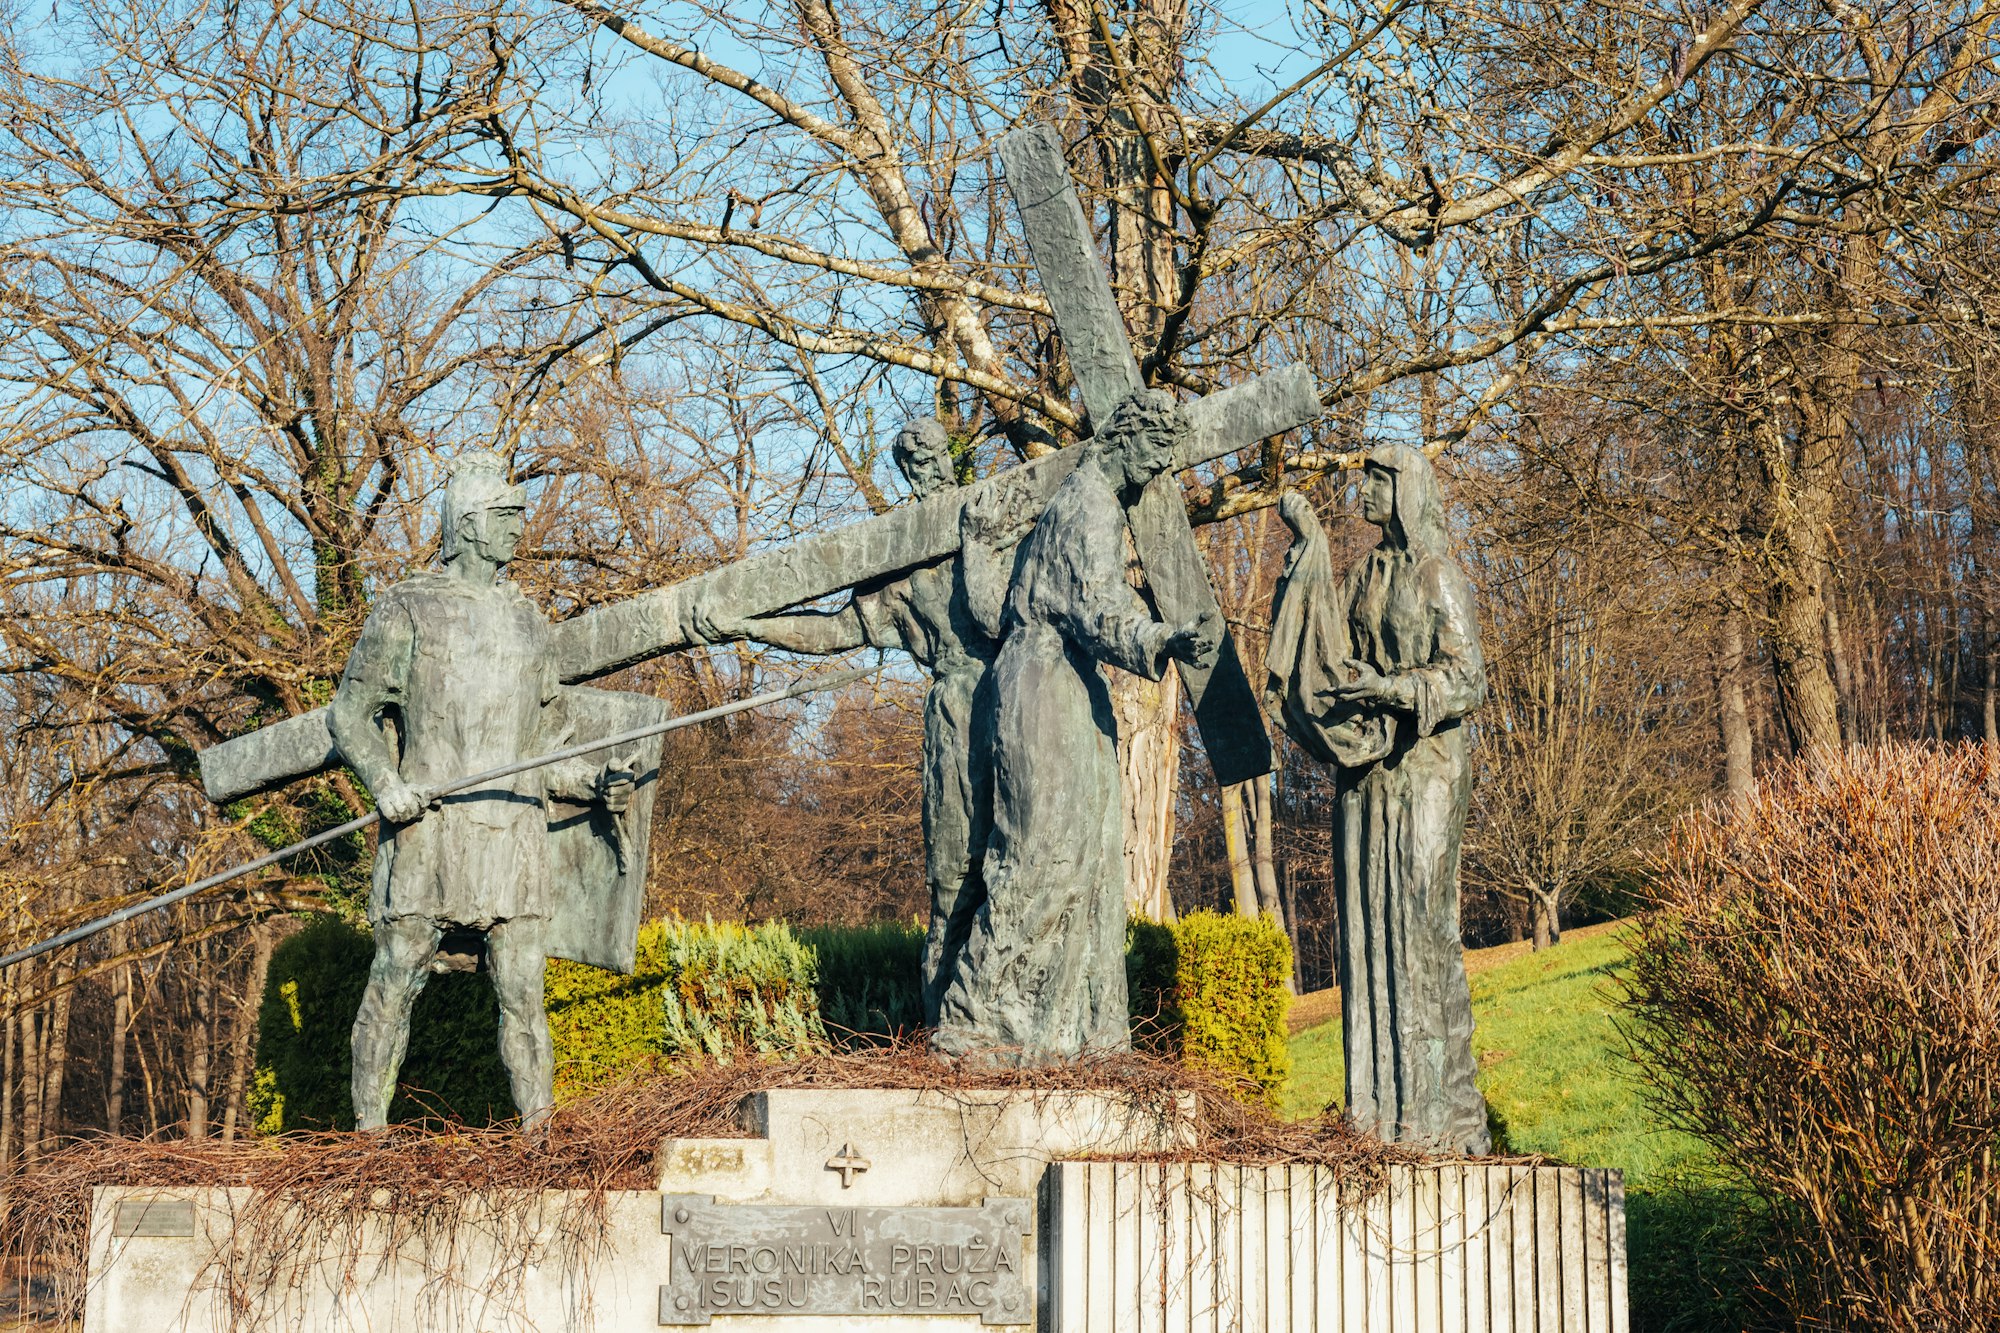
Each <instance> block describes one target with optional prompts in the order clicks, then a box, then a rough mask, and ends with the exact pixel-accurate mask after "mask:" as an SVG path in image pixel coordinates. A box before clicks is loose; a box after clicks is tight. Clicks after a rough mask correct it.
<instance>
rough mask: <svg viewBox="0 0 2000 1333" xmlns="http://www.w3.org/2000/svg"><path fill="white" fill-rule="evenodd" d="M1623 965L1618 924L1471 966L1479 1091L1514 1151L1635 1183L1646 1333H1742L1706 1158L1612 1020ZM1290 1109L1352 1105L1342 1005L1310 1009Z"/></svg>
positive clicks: (1323, 997) (1637, 1275)
mask: <svg viewBox="0 0 2000 1333" xmlns="http://www.w3.org/2000/svg"><path fill="white" fill-rule="evenodd" d="M1624 956H1625V945H1624V943H1623V937H1622V927H1620V926H1619V925H1617V924H1613V925H1610V926H1603V927H1593V928H1590V929H1588V930H1581V931H1572V932H1570V933H1569V934H1568V935H1567V936H1566V937H1565V938H1564V940H1563V942H1562V943H1561V944H1560V945H1558V946H1556V947H1555V948H1553V949H1548V950H1544V951H1543V952H1541V953H1539V954H1536V953H1529V952H1525V951H1524V949H1523V947H1522V946H1519V945H1502V946H1500V947H1499V948H1496V949H1482V950H1474V951H1472V952H1469V953H1468V954H1467V955H1466V971H1467V973H1468V975H1469V977H1470V979H1471V983H1472V1009H1473V1016H1474V1019H1475V1020H1476V1022H1477V1023H1478V1027H1477V1029H1476V1030H1475V1032H1474V1033H1473V1038H1472V1045H1473V1051H1474V1053H1475V1054H1476V1055H1477V1057H1478V1059H1479V1070H1480V1073H1479V1086H1480V1090H1481V1091H1483V1092H1484V1093H1485V1094H1486V1100H1487V1104H1488V1105H1489V1106H1490V1107H1491V1108H1492V1110H1493V1112H1494V1116H1495V1119H1496V1121H1497V1122H1498V1124H1499V1125H1500V1126H1503V1127H1504V1132H1505V1135H1506V1146H1507V1147H1508V1148H1509V1149H1511V1150H1512V1151H1514V1152H1520V1153H1543V1154H1546V1155H1548V1156H1550V1157H1553V1158H1556V1159H1559V1160H1561V1161H1564V1162H1571V1163H1575V1164H1577V1165H1581V1166H1615V1167H1622V1168H1623V1169H1624V1171H1625V1182H1626V1188H1627V1191H1628V1199H1629V1212H1630V1219H1631V1253H1632V1302H1633V1316H1634V1322H1635V1323H1636V1324H1637V1325H1638V1327H1640V1328H1642V1329H1655V1330H1694V1329H1725V1328H1738V1327H1742V1326H1743V1324H1742V1322H1739V1321H1740V1320H1741V1319H1742V1315H1741V1313H1740V1312H1739V1311H1737V1310H1736V1309H1735V1308H1734V1303H1733V1301H1731V1300H1730V1299H1729V1298H1728V1297H1727V1296H1726V1295H1725V1294H1723V1293H1724V1292H1726V1289H1727V1288H1728V1286H1729V1285H1730V1284H1731V1283H1732V1281H1733V1280H1735V1279H1734V1275H1733V1274H1731V1273H1728V1272H1723V1271H1715V1270H1716V1269H1717V1267H1718V1265H1717V1264H1716V1263H1715V1262H1714V1260H1715V1258H1716V1257H1717V1256H1716V1254H1715V1252H1716V1250H1717V1249H1719V1248H1727V1247H1728V1246H1729V1243H1730V1242H1729V1241H1727V1240H1724V1239H1723V1237H1724V1236H1726V1235H1727V1234H1728V1233H1727V1231H1726V1221H1725V1220H1724V1219H1725V1218H1726V1216H1727V1212H1726V1208H1725V1205H1724V1204H1722V1203H1721V1202H1719V1200H1718V1196H1716V1195H1714V1194H1713V1193H1711V1192H1709V1191H1711V1190H1712V1189H1713V1186H1712V1185H1711V1184H1709V1183H1708V1182H1709V1178H1710V1175H1711V1172H1710V1163H1711V1162H1712V1158H1711V1156H1710V1154H1709V1152H1708V1149H1707V1148H1706V1147H1705V1146H1704V1145H1702V1144H1701V1143H1700V1142H1698V1141H1697V1140H1695V1139H1693V1138H1690V1137H1689V1136H1687V1135H1685V1134H1681V1133H1678V1132H1676V1131H1674V1130H1670V1129H1666V1128H1663V1127H1662V1126H1660V1125H1659V1123H1658V1122H1657V1121H1656V1120H1655V1118H1654V1116H1653V1114H1652V1112H1651V1111H1650V1110H1649V1108H1648V1107H1647V1106H1646V1104H1645V1101H1644V1099H1643V1097H1642V1095H1641V1088H1640V1085H1639V1083H1638V1081H1637V1079H1636V1078H1635V1077H1634V1070H1633V1067H1632V1065H1631V1063H1630V1062H1629V1061H1628V1060H1627V1059H1626V1056H1625V1046H1624V1042H1623V1040H1622V1039H1621V1038H1620V1037H1619V1035H1618V1032H1617V1029H1616V1027H1615V1026H1614V1022H1613V1018H1614V1014H1615V1012H1616V1003H1615V1000H1614V995H1615V992H1616V984H1617V983H1616V980H1615V977H1614V971H1615V969H1616V967H1617V965H1618V963H1619V962H1620V960H1622V959H1623V958H1624ZM1299 1016H1300V1018H1301V1019H1303V1020H1304V1023H1305V1024H1306V1025H1305V1026H1301V1027H1298V1028H1296V1029H1295V1031H1294V1033H1293V1036H1292V1039H1291V1043H1290V1044H1291V1052H1292V1063H1293V1074H1292V1081H1291V1083H1290V1085H1289V1086H1288V1087H1287V1089H1286V1099H1285V1105H1286V1107H1287V1109H1289V1110H1290V1111H1291V1112H1293V1113H1294V1114H1299V1115H1305V1114H1310V1113H1312V1112H1314V1111H1318V1110H1320V1109H1321V1108H1323V1107H1325V1106H1328V1105H1330V1104H1332V1103H1336V1102H1338V1101H1339V1100H1340V1099H1341V1095H1342V1092H1341V1087H1342V1061H1341V1051H1340V1011H1339V1004H1338V999H1337V996H1332V995H1328V994H1326V993H1324V992H1322V993H1321V994H1320V995H1314V996H1305V997H1301V1000H1300V1003H1299Z"/></svg>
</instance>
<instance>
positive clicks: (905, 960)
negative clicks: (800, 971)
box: [798, 921, 924, 1045]
mask: <svg viewBox="0 0 2000 1333" xmlns="http://www.w3.org/2000/svg"><path fill="white" fill-rule="evenodd" d="M798 936H799V942H800V943H802V944H804V945H805V946H806V947H807V948H808V949H810V950H812V952H813V957H814V958H815V959H816V960H817V962H818V982H817V985H816V987H815V989H816V991H817V993H818V995H819V1015H820V1018H821V1019H822V1020H823V1021H824V1022H825V1024H826V1029H827V1031H828V1032H829V1033H831V1034H832V1036H833V1039H834V1040H836V1041H838V1042H841V1043H842V1044H851V1045H871V1044H874V1043H876V1042H880V1041H885V1040H889V1039H893V1038H896V1037H902V1036H908V1035H910V1034H912V1033H914V1032H916V1031H917V1030H918V1029H919V1028H921V1027H922V1026H923V1024H924V1005H923V975H922V973H923V957H924V928H923V926H922V924H920V923H918V922H915V921H877V922H872V923H870V924H868V925H862V926H804V927H801V928H800V929H799V932H798Z"/></svg>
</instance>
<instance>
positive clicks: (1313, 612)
mask: <svg viewBox="0 0 2000 1333" xmlns="http://www.w3.org/2000/svg"><path fill="white" fill-rule="evenodd" d="M1371 462H1372V463H1374V465H1375V466H1378V467H1387V468H1389V469H1390V470H1391V471H1393V472H1394V474H1395V485H1396V503H1395V516H1394V517H1393V518H1392V519H1391V521H1390V522H1389V524H1387V525H1386V526H1385V528H1384V532H1383V540H1382V544H1381V545H1380V546H1378V547H1377V548H1376V549H1375V550H1373V551H1371V552H1370V553H1369V554H1368V555H1367V556H1366V557H1365V558H1364V559H1362V560H1361V561H1360V562H1359V563H1357V564H1356V565H1355V566H1354V567H1353V568H1352V569H1350V570H1348V571H1347V573H1346V575H1345V576H1344V577H1340V578H1336V577H1335V576H1334V573H1333V566H1332V560H1331V557H1330V555H1329V553H1328V550H1327V541H1326V534H1325V533H1324V532H1323V531H1321V530H1320V529H1319V527H1318V525H1317V524H1311V525H1310V526H1309V527H1308V530H1307V531H1306V533H1305V534H1304V535H1303V537H1302V538H1301V539H1300V540H1299V541H1298V542H1297V543H1296V544H1295V545H1294V547H1293V549H1292V552H1291V555H1290V557H1289V559H1288V560H1287V563H1286V569H1285V574H1284V577H1283V579H1282V580H1281V581H1280V583H1279V585H1278V592H1277V598H1276V601H1275V603H1274V605H1273V608H1272V629H1271V648H1270V653H1269V656H1268V657H1267V659H1266V661H1267V670H1268V679H1267V682H1266V703H1267V706H1268V708H1269V709H1270V712H1271V714H1272V716H1273V718H1274V720H1275V721H1277V722H1278V723H1279V725H1281V726H1283V727H1284V729H1285V730H1286V732H1287V733H1288V734H1290V735H1291V736H1292V738H1293V739H1294V740H1296V741H1297V742H1298V743H1299V744H1300V745H1301V746H1303V747H1304V748H1305V749H1306V750H1307V751H1308V752H1309V753H1311V754H1313V755H1314V756H1316V757H1317V758H1319V759H1320V760H1322V761H1323V762H1325V763H1329V764H1332V765H1334V766H1335V768H1336V769H1337V771H1338V780H1337V784H1336V792H1337V795H1336V800H1335V807H1334V816H1333V858H1334V864H1333V871H1334V883H1335V890H1336V893H1337V895H1338V905H1339V919H1340V954H1339V980H1340V988H1341V1021H1342V1026H1343V1029H1344V1030H1343V1034H1342V1035H1343V1037H1344V1041H1345V1047H1346V1055H1347V1108H1348V1115H1349V1116H1350V1118H1351V1119H1352V1120H1353V1121H1354V1123H1355V1124H1356V1125H1358V1126H1359V1127H1361V1128H1363V1129H1366V1130H1369V1131H1371V1132H1373V1133H1376V1134H1379V1135H1380V1136H1381V1137H1383V1138H1385V1139H1389V1140H1398V1141H1405V1142H1411V1143H1417V1144H1421V1145H1424V1146H1427V1147H1431V1148H1434V1149H1440V1150H1444V1151H1456V1152H1468V1153H1482V1152H1485V1151H1487V1150H1488V1149H1489V1147H1490V1144H1491V1140H1490V1137H1489V1135H1488V1132H1487V1127H1486V1105H1485V1102H1484V1100H1483V1099H1482V1098H1481V1097H1480V1094H1479V1090H1478V1088H1477V1086H1476V1085H1475V1084H1474V1081H1473V1074H1474V1065H1473V1060H1472V1003H1471V998H1470V995H1469V993H1468V991H1467V988H1466V981H1465V962H1464V955H1463V953H1462V950H1461V946H1460V942H1459V928H1458V857H1459V843H1460V841H1461V839H1462V837H1463V836H1464V832H1465V813H1466V805H1467V802H1468V801H1469V800H1470V797H1471V790H1472V770H1471V765H1470V762H1469V756H1468V753H1467V746H1466V734H1465V729H1464V725H1463V719H1464V717H1465V716H1466V715H1467V714H1468V713H1470V712H1471V711H1472V710H1473V709H1474V708H1476V707H1478V705H1479V703H1480V701H1481V700H1482V699H1483V698H1484V696H1485V692H1486V679H1485V670H1484V665H1483V663H1482V660H1481V657H1480V651H1479V629H1478V625H1477V623H1476V622H1475V620H1474V615H1473V605H1472V590H1471V587H1470V585H1469V584H1468V583H1467V582H1466V578H1465V575H1464V572H1463V571H1461V570H1460V569H1459V567H1458V566H1457V564H1456V563H1455V562H1454V561H1453V560H1452V559H1451V557H1450V555H1449V553H1448V551H1447V549H1446V544H1445V533H1444V521H1443V505H1442V501H1441V499H1440V497H1439V495H1438V490H1437V484H1436V481H1435V478H1434V477H1433V476H1432V473H1431V469H1430V464H1429V462H1428V460H1426V459H1425V458H1424V457H1423V456H1422V455H1421V454H1419V453H1417V452H1416V451H1415V450H1410V449H1401V448H1398V449H1394V450H1390V451H1385V452H1384V453H1380V454H1377V455H1376V456H1375V458H1374V459H1371ZM1350 658H1352V659H1356V660H1359V661H1362V662H1366V663H1368V664H1369V665H1370V666H1372V667H1373V668H1374V669H1375V670H1376V671H1378V672H1380V673H1381V674H1382V675H1383V676H1384V677H1385V678H1386V679H1387V680H1388V682H1389V685H1390V688H1391V691H1392V692H1393V693H1394V695H1395V696H1396V698H1395V701H1394V702H1393V703H1388V704H1384V703H1380V702H1374V701H1371V702H1367V703H1362V704H1351V703H1343V702H1341V701H1339V700H1338V699H1336V698H1335V697H1334V695H1333V694H1332V693H1331V691H1332V690H1333V689H1334V687H1335V686H1336V685H1338V684H1341V683H1344V682H1346V681H1347V680H1348V677H1349V673H1348V671H1347V670H1346V669H1345V668H1344V666H1343V664H1344V663H1345V662H1346V661H1347V660H1348V659H1350Z"/></svg>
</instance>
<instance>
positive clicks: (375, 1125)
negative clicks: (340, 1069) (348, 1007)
mask: <svg viewBox="0 0 2000 1333" xmlns="http://www.w3.org/2000/svg"><path fill="white" fill-rule="evenodd" d="M439 935H440V932H439V930H438V925H437V922H435V921H432V920H430V919H429V918H427V917H421V916H399V917H394V918H392V919H390V920H387V921H378V922H376V923H375V961H374V962H373V963H371V964H370V965H369V967H368V988H367V989H366V990H365V991H363V992H362V993H361V1010H360V1012H359V1013H357V1014H355V1016H354V1082H353V1096H354V1123H355V1127H356V1128H357V1129H380V1128H382V1126H384V1125H386V1124H388V1123H389V1101H390V1099H391V1098H392V1097H394V1096H395V1093H396V1075H397V1073H398V1072H400V1071H401V1070H402V1068H403V1053H404V1052H405V1051H407V1050H408V1049H409V1046H410V1010H411V1009H412V1008H414V1007H415V1005H416V1003H417V995H418V993H419V992H421V991H422V990H423V988H424V983H425V982H426V981H429V980H430V976H431V971H430V968H431V955H433V954H434V953H436V952H437V946H438V939H439Z"/></svg>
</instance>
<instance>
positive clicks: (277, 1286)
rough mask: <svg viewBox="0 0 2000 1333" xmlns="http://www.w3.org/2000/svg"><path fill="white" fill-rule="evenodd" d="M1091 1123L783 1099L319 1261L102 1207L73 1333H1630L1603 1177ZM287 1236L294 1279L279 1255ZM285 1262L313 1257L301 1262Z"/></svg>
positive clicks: (112, 1195) (1078, 1097)
mask: <svg viewBox="0 0 2000 1333" xmlns="http://www.w3.org/2000/svg"><path fill="white" fill-rule="evenodd" d="M1191 1111H1192V1107H1191V1106H1190V1105H1189V1104H1187V1103H1186V1102H1181V1103H1178V1104H1175V1103H1169V1104H1168V1105H1166V1106H1164V1107H1158V1106H1155V1107H1144V1106H1140V1105H1135V1104H1134V1102H1133V1101H1131V1100H1130V1099H1128V1098H1123V1097H1119V1096H1116V1095H1112V1094H1107V1093H1026V1092H992V1091H980V1092H950V1093H945V1092H914V1091H874V1090H871V1091H842V1090H830V1089H780V1090H776V1091H772V1092H765V1093H758V1094H755V1095H753V1096H751V1097H748V1098H746V1099H745V1100H744V1102H743V1105H742V1106H741V1108H740V1116H741V1118H742V1122H743V1125H744V1128H745V1130H746V1131H747V1133H748V1136H747V1137H743V1138H717V1139H671V1140H668V1141H667V1142H665V1143H663V1144H662V1145H661V1148H660V1153H659V1189H658V1190H656V1191H629V1192H622V1193H614V1194H610V1195H603V1196H593V1195H588V1194H582V1193H567V1192H563V1191H548V1192H546V1193H543V1194H539V1195H535V1196H516V1197H502V1198H475V1199H472V1200H468V1201H467V1203H466V1207H465V1208H464V1209H463V1210H462V1211H461V1213H460V1214H459V1215H458V1216H457V1217H455V1218H452V1219H448V1222H449V1224H448V1225H447V1224H445V1223H443V1222H441V1221H440V1219H437V1218H428V1219H427V1218H408V1217H403V1218H391V1217H387V1216H383V1215H380V1214H372V1215H371V1214H364V1215H362V1216H360V1217H358V1218H356V1219H353V1220H351V1221H342V1222H340V1223H338V1224H336V1225H334V1226H333V1227H332V1228H331V1229H330V1230H325V1229H323V1230H322V1231H321V1233H319V1234H316V1235H315V1234H311V1233H310V1232H309V1230H308V1227H309V1225H321V1226H323V1224H318V1223H310V1220H309V1219H299V1220H298V1222H297V1224H296V1225H293V1226H289V1227H288V1226H287V1224H286V1222H285V1220H284V1219H283V1218H280V1219H278V1222H277V1225H276V1226H274V1227H272V1226H267V1228H266V1230H264V1231H263V1233H262V1234H255V1233H246V1232H245V1231H243V1230H242V1229H241V1223H242V1220H243V1219H244V1218H245V1216H246V1210H248V1209H249V1206H250V1205H251V1203H252V1200H251V1199H250V1198H249V1197H248V1194H247V1192H246V1191H242V1190H224V1189H143V1188H130V1187H121V1188H116V1189H113V1188H104V1189H100V1190H98V1191H97V1195H96V1200H95V1206H94V1211H93V1214H92V1219H91V1237H90V1268H91V1274H90V1278H91V1283H90V1296H89V1305H88V1308H87V1311H86V1314H85V1328H86V1330H87V1333H134V1331H135V1330H136V1331H137V1333H196V1331H201V1333H207V1331H208V1330H215V1331H216V1333H222V1331H223V1330H232V1329H246V1330H247V1329H258V1330H264V1329H282V1330H309V1331H310V1333H348V1331H349V1330H353V1331H355V1333H360V1330H367V1331H368V1333H527V1331H528V1330H534V1333H558V1331H562V1333H586V1331H588V1333H651V1331H652V1330H657V1329H660V1328H663V1327H699V1326H702V1325H709V1326H712V1327H716V1328H719V1329H722V1330H726V1331H727V1333H859V1331H860V1330H864V1329H867V1330H875V1331H876V1333H942V1330H946V1329H951V1330H961V1331H964V1333H970V1330H973V1329H981V1328H985V1329H995V1330H999V1331H1000V1333H1009V1331H1010V1330H1018V1331H1019V1333H1028V1331H1029V1330H1033V1333H1100V1331H1101V1333H1126V1331H1127V1330H1131V1331H1132V1333H1152V1331H1153V1330H1158V1333H1166V1331H1167V1330H1169V1329H1171V1330H1173V1331H1174V1333H1192V1331H1193V1330H1203V1331H1204V1333H1249V1331H1250V1330H1256V1331H1257V1333H1377V1331H1378V1330H1379V1331H1380V1333H1445V1330H1450V1333H1498V1331H1499V1330H1507V1331H1508V1333H1515V1331H1516V1330H1525V1329H1533V1330H1536V1333H1571V1331H1572V1330H1574V1331H1575V1333H1622V1330H1624V1329H1625V1328H1626V1327H1627V1324H1626V1307H1625V1236H1624V1225H1625V1213H1624V1197H1623V1186H1622V1182H1621V1180H1620V1177H1619V1174H1618V1173H1617V1172H1615V1171H1583V1170H1577V1169H1574V1168H1567V1167H1562V1168H1558V1167H1538V1168H1528V1167H1509V1166H1486V1165H1480V1164H1469V1165H1439V1166H1429V1167H1397V1168H1391V1169H1390V1174H1389V1180H1388V1184H1387V1188H1386V1189H1384V1190H1382V1191H1380V1192H1377V1193H1376V1194H1374V1195H1372V1196H1371V1197H1368V1198H1366V1199H1362V1200H1359V1201H1344V1200H1343V1199H1342V1197H1341V1191H1340V1189H1339V1183H1338V1182H1337V1181H1336V1180H1335V1179H1334V1177H1333V1174H1332V1173H1331V1172H1329V1171H1326V1170H1323V1169H1318V1168H1308V1167H1299V1166H1270V1167H1245V1166H1232V1165H1223V1164H1218V1163H1203V1162H1185V1163H1167V1164H1140V1163H1133V1162H1129V1161H1126V1162H1121V1161H1116V1160H1092V1161H1080V1160H1075V1159H1079V1158H1096V1159H1115V1158H1118V1157H1121V1156H1125V1157H1130V1156H1137V1155H1146V1154H1158V1153H1172V1152H1175V1151H1177V1150H1185V1149H1187V1148H1189V1147H1190V1146H1191V1143H1192V1121H1191ZM301 1235H305V1236H306V1238H307V1240H308V1242H309V1244H316V1245H317V1247H318V1248H316V1249H312V1248H308V1249H307V1250H305V1251H303V1252H299V1251H287V1252H286V1257H285V1258H283V1259H282V1260H281V1262H279V1263H278V1264H277V1265H275V1266H273V1265H272V1263H271V1262H270V1260H271V1255H272V1252H274V1251H285V1250H286V1247H287V1246H290V1245H292V1244H293V1243H294V1242H296V1241H297V1240H298V1239H299V1238H300V1236H301ZM301 1256H303V1257H301Z"/></svg>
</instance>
